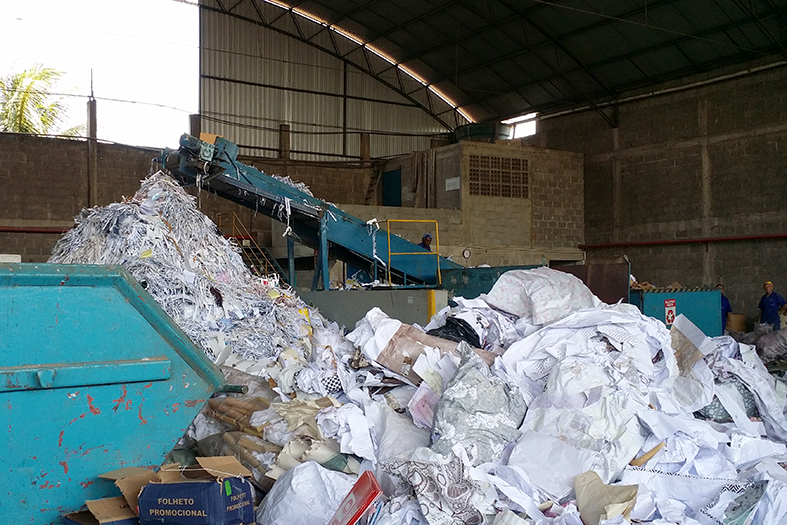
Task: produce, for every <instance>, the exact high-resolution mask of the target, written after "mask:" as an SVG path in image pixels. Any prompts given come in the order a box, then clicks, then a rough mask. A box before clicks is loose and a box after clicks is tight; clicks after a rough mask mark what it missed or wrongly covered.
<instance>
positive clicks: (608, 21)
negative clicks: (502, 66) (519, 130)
mask: <svg viewBox="0 0 787 525" xmlns="http://www.w3.org/2000/svg"><path fill="white" fill-rule="evenodd" d="M673 2H674V0H656V1H654V2H651V3H650V4H649V7H650V9H653V8H655V7H659V6H661V5H664V4H671V3H673ZM546 6H549V4H538V5H536V6H534V7H529V8H527V9H526V10H524V11H522V12H521V13H520V12H516V11H515V14H513V15H511V16H508V17H505V18H502V19H500V20H498V21H497V22H495V23H494V24H491V25H489V26H486V27H483V28H481V29H477V30H475V31H473V32H471V33H468V34H467V35H464V36H462V38H463V39H465V38H471V37H473V36H476V35H478V34H480V33H483V32H484V31H487V30H489V29H492V28H494V27H497V26H499V25H502V24H504V23H506V22H510V21H511V20H514V19H517V18H523V16H525V15H527V14H528V13H530V12H532V11H535V10H537V9H539V8H546ZM509 9H511V7H509ZM646 10H647V8H644V7H640V8H637V9H633V10H631V11H629V12H627V13H623V14H622V15H619V16H618V17H617V18H628V17H631V16H635V15H638V14H640V13H643V12H645V11H646ZM616 21H617V20H615V19H610V18H605V19H604V20H601V21H600V22H596V23H594V24H591V25H589V26H585V27H583V28H581V29H576V30H574V31H571V32H570V33H566V34H565V35H560V36H558V37H556V39H555V40H557V41H564V40H566V39H567V38H571V37H572V36H576V35H579V34H582V33H585V32H587V31H591V30H593V29H597V28H599V27H602V26H605V25H608V24H611V23H613V22H616ZM551 43H552V42H551V41H547V42H542V43H540V44H536V45H534V46H529V47H527V48H525V49H522V50H521V51H516V52H514V53H510V54H508V55H505V56H504V57H501V58H496V59H495V60H493V61H491V62H486V63H485V64H483V65H481V66H473V67H472V68H468V69H466V70H461V71H457V73H458V74H460V75H461V74H462V73H465V72H469V71H473V70H475V69H477V68H479V67H485V66H489V65H492V64H495V63H498V62H500V61H501V60H505V59H508V58H511V57H514V56H518V55H521V54H524V53H527V52H528V51H530V50H532V49H536V48H538V47H541V46H544V45H549V44H551ZM455 44H456V42H446V43H445V44H440V45H439V46H435V47H433V48H431V49H429V50H427V51H424V52H423V53H418V54H415V55H411V56H409V57H407V58H405V59H404V60H402V61H401V62H400V63H401V64H406V63H407V62H410V61H411V60H417V59H420V58H423V57H424V56H426V55H428V54H431V53H434V52H435V51H439V50H440V49H444V48H446V47H450V46H453V45H455ZM451 76H453V75H451ZM450 78H451V77H450V76H443V77H442V78H440V79H438V80H435V81H434V83H435V84H437V83H439V82H443V81H445V80H448V79H450Z"/></svg>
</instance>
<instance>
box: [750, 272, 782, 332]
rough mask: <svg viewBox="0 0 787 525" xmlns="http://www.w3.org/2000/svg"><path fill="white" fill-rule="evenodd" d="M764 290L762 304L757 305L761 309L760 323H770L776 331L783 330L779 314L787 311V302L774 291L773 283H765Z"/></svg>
mask: <svg viewBox="0 0 787 525" xmlns="http://www.w3.org/2000/svg"><path fill="white" fill-rule="evenodd" d="M762 288H763V290H765V295H763V296H762V299H760V304H759V305H757V308H759V309H760V322H761V323H768V324H769V325H771V326H773V329H774V330H778V329H779V328H781V322H780V321H779V312H780V311H782V312H785V311H787V301H785V300H784V297H782V296H781V295H779V294H777V293H776V292H774V291H773V283H772V282H771V281H765V282H764V283H763V284H762Z"/></svg>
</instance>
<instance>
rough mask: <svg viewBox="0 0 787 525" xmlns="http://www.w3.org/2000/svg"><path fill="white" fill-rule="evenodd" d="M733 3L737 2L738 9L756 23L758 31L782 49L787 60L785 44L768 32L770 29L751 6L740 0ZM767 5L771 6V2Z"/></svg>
mask: <svg viewBox="0 0 787 525" xmlns="http://www.w3.org/2000/svg"><path fill="white" fill-rule="evenodd" d="M733 1H734V2H735V5H737V6H738V8H740V9H741V10H742V11H743V12H744V13H746V14H747V15H748V16H749V18H751V20H752V21H753V22H754V25H756V26H757V29H759V30H760V31H762V32H763V34H764V35H765V36H766V37H767V38H768V40H770V41H771V44H773V45H774V46H776V47H778V48H779V49H781V55H782V57H785V58H787V49H785V47H784V43H782V42H781V41H780V40H779V39H778V38H775V37H774V36H773V35H772V34H771V32H770V31H768V28H767V27H765V24H763V23H762V20H761V19H760V17H759V15H758V14H756V13H755V12H754V11H752V10H751V8H750V7H749V6H747V5H746V4H745V3H743V2H741V1H740V0H733ZM767 3H768V4H770V2H767Z"/></svg>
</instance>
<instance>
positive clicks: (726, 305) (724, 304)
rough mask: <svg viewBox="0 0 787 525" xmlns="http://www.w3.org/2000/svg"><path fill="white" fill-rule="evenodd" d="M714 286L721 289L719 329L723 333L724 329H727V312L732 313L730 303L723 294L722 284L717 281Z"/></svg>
mask: <svg viewBox="0 0 787 525" xmlns="http://www.w3.org/2000/svg"><path fill="white" fill-rule="evenodd" d="M716 288H717V289H718V290H721V331H722V333H724V330H726V329H727V314H729V313H732V305H731V304H730V300H729V299H727V296H726V295H724V285H723V284H721V283H719V284H717V285H716Z"/></svg>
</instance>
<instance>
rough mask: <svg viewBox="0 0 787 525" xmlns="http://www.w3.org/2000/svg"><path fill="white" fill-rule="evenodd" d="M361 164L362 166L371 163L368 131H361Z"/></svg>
mask: <svg viewBox="0 0 787 525" xmlns="http://www.w3.org/2000/svg"><path fill="white" fill-rule="evenodd" d="M361 164H363V165H364V166H371V165H372V147H371V139H370V135H369V134H368V133H361Z"/></svg>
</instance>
